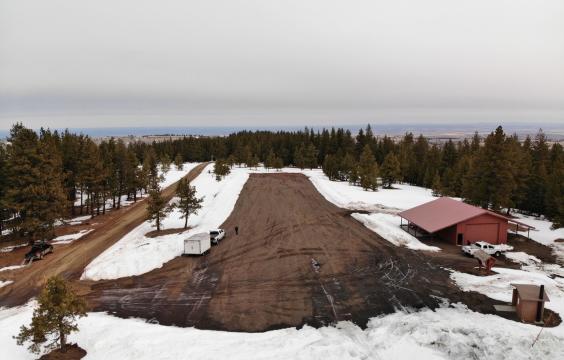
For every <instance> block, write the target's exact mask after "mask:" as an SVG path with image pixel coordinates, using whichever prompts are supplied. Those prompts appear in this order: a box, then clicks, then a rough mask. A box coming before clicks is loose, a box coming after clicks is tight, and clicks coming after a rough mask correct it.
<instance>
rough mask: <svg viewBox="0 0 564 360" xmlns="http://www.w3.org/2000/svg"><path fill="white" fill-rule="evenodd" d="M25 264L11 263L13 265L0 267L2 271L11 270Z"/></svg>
mask: <svg viewBox="0 0 564 360" xmlns="http://www.w3.org/2000/svg"><path fill="white" fill-rule="evenodd" d="M24 266H25V265H11V266H6V267H3V268H0V272H2V271H10V270H17V269H20V268H23V267H24Z"/></svg>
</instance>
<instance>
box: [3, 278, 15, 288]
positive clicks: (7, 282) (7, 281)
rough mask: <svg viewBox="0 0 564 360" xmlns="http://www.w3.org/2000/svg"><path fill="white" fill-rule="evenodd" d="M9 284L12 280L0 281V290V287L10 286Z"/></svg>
mask: <svg viewBox="0 0 564 360" xmlns="http://www.w3.org/2000/svg"><path fill="white" fill-rule="evenodd" d="M11 283H13V281H12V280H6V281H4V280H0V288H1V287H4V286H7V285H10V284H11Z"/></svg>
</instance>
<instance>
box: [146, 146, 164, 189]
mask: <svg viewBox="0 0 564 360" xmlns="http://www.w3.org/2000/svg"><path fill="white" fill-rule="evenodd" d="M143 172H144V176H143V177H144V178H145V181H144V183H145V188H146V189H148V188H149V186H150V185H151V184H153V183H155V182H159V181H161V180H162V177H161V176H159V170H158V166H157V155H156V154H155V149H153V148H152V147H151V148H149V149H148V150H147V151H145V153H144V156H143Z"/></svg>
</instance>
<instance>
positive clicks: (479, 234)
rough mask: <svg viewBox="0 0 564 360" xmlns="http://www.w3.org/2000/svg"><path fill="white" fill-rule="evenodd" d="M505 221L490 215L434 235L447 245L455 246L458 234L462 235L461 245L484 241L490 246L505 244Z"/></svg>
mask: <svg viewBox="0 0 564 360" xmlns="http://www.w3.org/2000/svg"><path fill="white" fill-rule="evenodd" d="M507 227H508V223H507V220H504V219H501V218H498V217H497V216H493V215H490V214H484V215H480V216H477V217H475V218H473V219H470V220H467V221H463V222H461V223H458V224H456V225H453V226H451V227H448V228H446V229H443V230H440V231H437V232H436V233H435V235H436V236H437V237H438V238H439V239H441V240H443V241H446V242H448V243H451V244H453V245H456V240H457V237H458V234H463V237H464V238H463V241H464V242H463V244H462V245H468V244H471V243H474V242H476V241H486V242H488V243H490V244H506V243H507Z"/></svg>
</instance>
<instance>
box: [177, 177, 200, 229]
mask: <svg viewBox="0 0 564 360" xmlns="http://www.w3.org/2000/svg"><path fill="white" fill-rule="evenodd" d="M176 196H178V198H179V200H178V204H177V207H178V209H179V210H180V212H181V213H182V216H181V218H184V228H185V229H186V228H187V227H188V217H189V216H190V215H191V214H197V213H198V210H199V209H201V208H202V202H203V201H204V198H203V197H202V198H197V197H196V187H194V186H190V182H189V181H188V179H186V178H182V179H180V181H179V182H178V186H177V187H176Z"/></svg>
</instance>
